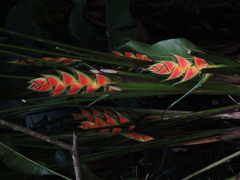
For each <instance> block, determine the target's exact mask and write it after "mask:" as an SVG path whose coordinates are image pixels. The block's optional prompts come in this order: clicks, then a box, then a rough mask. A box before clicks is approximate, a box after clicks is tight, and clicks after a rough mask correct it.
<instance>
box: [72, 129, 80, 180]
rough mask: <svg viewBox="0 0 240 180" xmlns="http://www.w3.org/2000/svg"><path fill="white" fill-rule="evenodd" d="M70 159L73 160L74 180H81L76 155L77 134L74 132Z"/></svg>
mask: <svg viewBox="0 0 240 180" xmlns="http://www.w3.org/2000/svg"><path fill="white" fill-rule="evenodd" d="M72 159H73V167H74V172H75V176H76V180H81V179H82V177H81V176H82V173H81V164H80V160H79V154H78V145H77V133H76V132H73V146H72Z"/></svg>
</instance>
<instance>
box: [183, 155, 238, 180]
mask: <svg viewBox="0 0 240 180" xmlns="http://www.w3.org/2000/svg"><path fill="white" fill-rule="evenodd" d="M239 155H240V151H237V152H235V153H233V154H231V155H230V156H227V157H225V158H223V159H221V160H219V161H217V162H215V163H213V164H211V165H209V166H207V167H205V168H203V169H201V170H199V171H197V172H195V173H193V174H191V175H189V176H187V177H185V178H183V179H182V180H188V179H190V178H193V177H194V176H197V175H199V174H201V173H203V172H205V171H208V170H210V169H212V168H214V167H216V166H218V165H220V164H223V163H225V162H227V161H229V160H231V159H233V158H235V157H237V156H239Z"/></svg>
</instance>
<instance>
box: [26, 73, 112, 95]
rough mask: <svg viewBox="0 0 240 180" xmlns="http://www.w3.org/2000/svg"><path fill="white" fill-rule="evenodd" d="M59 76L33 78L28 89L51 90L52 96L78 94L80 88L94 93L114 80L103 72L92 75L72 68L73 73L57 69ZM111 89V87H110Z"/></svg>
mask: <svg viewBox="0 0 240 180" xmlns="http://www.w3.org/2000/svg"><path fill="white" fill-rule="evenodd" d="M56 71H57V72H58V74H59V76H56V75H42V76H43V77H40V78H36V79H33V80H31V81H30V82H29V83H30V85H29V86H28V89H30V90H34V91H39V92H47V91H48V92H51V96H57V95H61V94H63V93H65V94H67V95H73V94H77V93H78V92H79V91H80V90H82V89H83V88H85V91H84V90H82V91H83V92H85V93H92V92H95V91H97V90H98V89H99V88H101V87H102V86H107V85H109V84H111V83H112V81H111V80H110V79H109V78H108V77H106V76H104V75H101V74H96V75H93V76H92V77H91V76H89V75H87V74H85V73H83V72H81V71H79V70H72V74H71V73H68V72H65V71H60V70H56ZM109 90H110V88H109Z"/></svg>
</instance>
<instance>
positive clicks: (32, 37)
mask: <svg viewBox="0 0 240 180" xmlns="http://www.w3.org/2000/svg"><path fill="white" fill-rule="evenodd" d="M0 32H4V33H8V34H13V35H16V36H20V37H24V38H28V39H32V40H35V41H39V42H42V43H47V44H52V45H55V46H60V47H65V48H68V49H72V50H77V51H81V52H85V53H90V54H95V55H99V56H101V57H106V58H111V59H112V60H118V61H119V62H120V61H122V63H124V62H128V61H129V62H131V61H133V62H138V63H137V64H139V63H140V64H145V65H146V64H151V62H148V61H142V60H136V59H132V58H126V57H124V56H116V55H113V54H110V53H103V52H100V51H94V50H90V49H85V48H80V47H77V46H72V45H69V44H64V43H59V42H55V41H50V40H46V39H42V38H38V37H34V36H29V35H26V34H22V33H18V32H14V31H9V30H5V29H3V28H0ZM133 64H134V65H137V64H136V63H133ZM119 65H120V64H119ZM121 65H123V64H121ZM143 66H144V65H143Z"/></svg>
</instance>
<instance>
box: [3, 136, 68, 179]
mask: <svg viewBox="0 0 240 180" xmlns="http://www.w3.org/2000/svg"><path fill="white" fill-rule="evenodd" d="M3 142H5V143H3ZM7 144H8V145H7ZM0 159H1V161H2V162H3V163H4V164H5V165H6V166H7V167H9V168H10V169H12V170H13V171H16V172H19V173H22V174H29V175H39V176H40V175H48V174H55V175H58V176H61V177H62V178H64V179H68V180H71V179H70V178H68V177H66V176H63V175H61V174H59V173H57V172H55V171H52V170H50V169H49V168H47V167H46V165H45V163H42V162H41V163H37V162H35V161H33V160H31V159H29V158H27V157H25V156H23V155H22V154H20V153H18V152H17V151H16V150H14V149H13V147H11V144H10V140H8V141H6V139H5V140H4V141H0Z"/></svg>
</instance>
